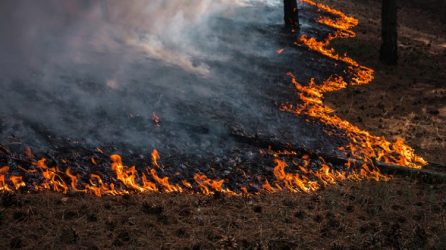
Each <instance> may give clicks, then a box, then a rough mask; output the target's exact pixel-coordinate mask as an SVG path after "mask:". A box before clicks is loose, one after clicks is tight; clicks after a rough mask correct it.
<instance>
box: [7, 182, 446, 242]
mask: <svg viewBox="0 0 446 250" xmlns="http://www.w3.org/2000/svg"><path fill="white" fill-rule="evenodd" d="M445 191H446V186H444V185H431V186H429V185H425V184H423V183H416V182H414V181H409V180H406V179H401V178H395V179H393V180H392V181H390V182H380V183H376V182H358V183H342V184H339V185H336V186H330V187H328V188H326V189H325V190H323V191H321V192H318V193H314V194H311V195H307V194H290V193H287V192H283V193H279V194H274V195H270V194H261V195H258V196H252V197H223V196H215V197H203V196H200V195H192V196H190V195H178V194H173V195H169V194H153V195H143V196H139V195H133V196H125V197H104V198H101V199H98V198H94V197H90V196H76V195H75V196H70V195H68V196H66V195H60V194H55V193H39V194H16V195H4V196H2V199H1V204H0V235H1V238H2V240H1V241H0V247H1V248H2V249H7V248H24V249H32V248H33V249H35V248H38V249H110V248H126V249H148V248H150V249H372V248H373V249H377V248H378V249H382V248H386V249H444V248H445V247H446V245H445V244H446V221H445V218H446V199H445V196H444V194H445Z"/></svg>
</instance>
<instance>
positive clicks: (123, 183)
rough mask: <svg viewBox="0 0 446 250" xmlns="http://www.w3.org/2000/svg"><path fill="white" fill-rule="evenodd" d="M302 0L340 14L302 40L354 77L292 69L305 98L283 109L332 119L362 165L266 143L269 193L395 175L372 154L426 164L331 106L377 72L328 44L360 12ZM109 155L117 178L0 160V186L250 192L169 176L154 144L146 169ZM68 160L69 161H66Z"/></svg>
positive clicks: (347, 30)
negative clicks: (318, 34)
mask: <svg viewBox="0 0 446 250" xmlns="http://www.w3.org/2000/svg"><path fill="white" fill-rule="evenodd" d="M303 2H305V3H307V4H309V5H312V6H315V7H316V8H318V9H319V10H322V11H325V12H328V13H330V14H331V15H332V16H335V18H329V17H320V18H318V19H317V22H319V23H321V24H324V25H326V26H329V27H332V28H334V29H336V32H334V33H333V34H331V35H329V36H328V37H327V38H326V39H325V40H323V41H318V40H316V39H315V38H313V37H307V36H304V35H303V36H300V38H299V42H300V43H302V44H304V45H305V46H306V47H308V49H309V50H311V51H314V52H317V53H319V54H322V55H324V56H326V57H328V58H331V59H333V60H336V61H338V62H341V63H345V64H346V65H347V66H348V69H349V73H351V75H352V76H351V77H350V78H351V79H350V80H349V83H348V82H347V80H346V79H344V77H341V76H336V75H333V76H330V77H329V78H328V79H327V80H325V81H323V82H322V83H316V81H315V79H311V80H310V82H309V83H308V84H306V85H305V84H301V83H300V82H299V81H298V80H297V77H296V76H295V75H293V74H292V73H288V76H289V77H290V78H291V82H292V84H293V86H294V88H295V91H296V92H297V94H298V96H299V97H300V101H301V103H299V104H290V103H287V104H283V105H281V107H280V109H281V110H282V111H285V112H290V113H294V114H297V115H306V116H308V117H311V118H314V119H316V120H318V121H320V122H322V123H324V124H326V125H329V126H328V127H332V128H335V129H337V130H340V131H343V132H344V135H345V136H346V137H347V138H348V139H349V140H350V141H351V143H350V144H348V145H344V146H342V147H339V150H340V151H345V152H347V151H348V153H349V154H350V155H351V158H352V159H355V160H361V161H362V162H364V164H362V165H361V166H357V164H355V163H353V161H350V160H349V161H348V162H347V163H346V164H345V166H336V167H333V166H331V165H330V164H327V163H325V161H324V159H322V158H320V159H318V162H317V163H318V164H316V165H318V166H320V167H319V169H314V168H313V167H312V166H313V165H314V164H311V159H310V157H309V156H307V155H304V156H303V157H302V158H301V159H299V160H296V157H297V155H298V154H297V153H296V152H293V151H291V150H282V151H272V150H271V149H261V153H262V154H268V155H271V156H272V157H274V158H275V160H274V162H275V167H274V169H273V173H272V174H273V175H274V179H273V180H268V179H267V178H264V177H259V178H258V181H259V182H260V183H261V184H260V185H261V186H262V188H263V190H264V191H265V192H268V193H275V192H279V191H282V190H289V191H290V192H304V193H309V192H314V191H317V190H320V189H321V188H323V187H324V186H327V185H333V184H336V183H338V182H340V181H361V180H374V181H387V180H389V178H390V177H388V176H386V175H383V174H381V173H380V172H379V171H378V169H377V168H376V167H374V165H373V163H374V159H377V160H380V161H384V162H388V163H394V164H398V165H401V166H407V167H411V168H421V167H422V166H423V165H425V164H427V162H426V161H425V160H424V159H423V158H421V157H419V156H418V155H416V154H415V152H414V150H413V149H412V148H411V147H410V146H408V145H407V144H405V143H404V141H403V140H402V139H397V140H396V141H395V142H394V143H391V142H389V141H387V140H386V139H385V138H384V137H379V136H374V135H371V134H369V133H368V132H367V131H364V130H361V129H360V128H358V127H356V126H354V125H353V124H351V123H350V122H348V121H345V120H342V119H341V118H340V117H338V116H336V115H335V114H334V110H333V109H331V108H330V107H328V106H327V105H325V104H324V94H325V93H328V92H333V91H339V90H342V89H345V88H347V86H348V85H349V84H350V85H361V84H368V83H370V82H371V81H372V80H373V79H374V76H373V75H374V71H373V69H371V68H368V67H365V66H363V65H360V64H359V63H358V62H357V61H355V60H353V59H352V58H350V57H348V56H347V55H339V54H338V53H337V52H336V51H335V50H334V49H333V48H330V44H331V42H332V40H334V39H338V38H351V37H355V36H356V34H355V32H353V31H352V30H351V29H352V28H353V27H355V26H357V25H358V20H357V19H355V18H354V17H350V16H347V15H346V14H344V13H343V12H341V11H339V10H335V9H332V8H331V7H329V6H327V5H324V4H320V3H316V2H314V1H311V0H303ZM276 52H277V53H278V54H281V53H283V52H284V49H279V50H277V51H276ZM152 121H153V123H154V124H155V126H157V127H159V126H160V123H161V122H160V118H159V116H158V115H157V114H156V113H155V112H153V113H152ZM328 132H329V131H328ZM96 151H97V152H99V153H101V154H104V151H103V150H102V149H100V148H96ZM25 154H26V155H27V156H28V158H29V159H32V158H33V157H34V156H33V154H32V151H31V149H29V150H28V151H27V153H25ZM280 157H288V158H289V159H293V160H291V162H292V165H291V166H290V165H288V163H287V162H286V161H285V160H283V159H280ZM110 160H111V170H113V173H114V175H115V178H108V179H103V177H101V176H100V175H98V174H94V173H91V174H89V176H85V177H84V178H81V177H80V176H79V175H78V174H75V173H73V171H72V169H71V168H66V169H65V171H61V170H60V169H59V168H58V167H49V166H48V165H47V164H46V159H41V160H39V161H37V162H33V164H32V166H31V167H30V168H29V169H24V168H22V167H20V166H19V167H17V168H18V169H19V170H20V171H22V172H24V173H27V174H33V175H39V176H41V181H40V182H37V183H27V182H26V181H25V180H26V178H24V176H20V175H16V174H15V173H14V174H13V173H10V167H9V166H3V167H0V192H13V191H14V190H18V189H21V188H23V187H29V189H30V190H33V191H42V190H49V191H54V192H60V193H67V192H79V193H88V194H93V195H96V196H98V197H100V196H104V195H125V194H130V193H152V192H167V193H171V192H175V193H184V192H187V193H196V191H197V190H199V193H201V194H204V195H213V194H216V193H223V194H227V195H249V192H248V188H249V187H248V186H241V187H240V188H239V190H231V189H229V188H226V187H225V180H220V179H211V178H209V177H207V176H206V175H204V174H202V173H196V174H195V175H194V176H193V181H194V183H191V182H189V180H186V179H183V180H179V181H178V182H176V183H175V182H171V181H170V180H169V177H168V176H164V177H162V176H160V174H159V173H158V171H159V172H161V173H163V171H164V169H163V167H162V165H160V164H159V160H160V155H159V152H158V151H157V150H156V149H155V150H153V151H152V153H151V160H152V164H151V166H148V167H147V168H146V169H144V170H142V171H141V170H138V169H137V168H136V167H135V166H130V167H129V166H126V165H124V163H123V161H122V157H121V156H120V155H117V154H114V155H111V156H110ZM90 161H91V163H92V164H93V165H97V164H98V162H97V160H96V158H94V157H92V158H90ZM63 162H64V161H63ZM321 162H322V163H321ZM64 163H65V164H66V162H64ZM310 166H311V167H310ZM177 175H180V174H177ZM262 180H263V181H262ZM249 185H251V186H258V185H257V184H255V183H250V184H249Z"/></svg>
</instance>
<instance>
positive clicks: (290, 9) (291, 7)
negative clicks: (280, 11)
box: [283, 0, 299, 31]
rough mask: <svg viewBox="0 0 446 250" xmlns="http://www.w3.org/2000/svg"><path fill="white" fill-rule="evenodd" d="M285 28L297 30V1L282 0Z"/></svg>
mask: <svg viewBox="0 0 446 250" xmlns="http://www.w3.org/2000/svg"><path fill="white" fill-rule="evenodd" d="M283 7H284V14H285V15H284V20H285V27H287V28H289V29H291V30H292V31H296V30H297V29H299V13H298V8H297V0H283Z"/></svg>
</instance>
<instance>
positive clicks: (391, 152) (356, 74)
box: [281, 0, 427, 169]
mask: <svg viewBox="0 0 446 250" xmlns="http://www.w3.org/2000/svg"><path fill="white" fill-rule="evenodd" d="M303 2H305V3H307V4H310V5H312V6H315V7H317V8H318V9H320V10H323V11H326V12H328V13H330V14H332V15H335V16H337V18H335V19H332V18H328V17H321V18H319V19H318V20H317V21H318V22H319V23H322V24H325V25H327V26H330V27H333V28H336V29H337V31H336V32H335V33H334V34H331V35H329V36H328V37H327V39H325V40H324V41H317V40H316V39H315V38H313V37H310V38H308V37H306V36H305V35H302V36H301V37H300V38H299V41H300V42H301V43H303V44H304V45H306V46H307V47H308V48H309V49H310V50H312V51H315V52H317V53H320V54H322V55H324V56H326V57H328V58H331V59H334V60H336V61H339V62H343V63H345V64H346V65H347V66H348V68H349V70H350V71H351V73H352V74H353V76H352V79H351V82H350V84H352V85H362V84H369V83H370V82H371V81H373V79H374V76H373V75H374V70H373V69H371V68H368V67H365V66H362V65H360V64H359V63H358V62H357V61H355V60H353V59H352V58H350V57H348V56H347V55H339V54H337V53H336V51H335V50H334V49H333V48H330V44H331V41H332V40H334V39H336V38H348V37H355V36H356V34H355V33H354V32H353V31H352V30H351V28H353V27H355V26H357V25H358V20H357V19H355V18H353V17H349V16H347V15H346V14H344V13H342V12H341V11H339V10H335V9H332V8H330V7H329V6H327V5H324V4H320V3H316V2H314V1H311V0H303ZM288 76H289V77H290V78H291V82H292V84H293V85H294V87H295V90H296V91H297V93H298V95H299V97H300V99H301V100H302V102H303V103H302V104H299V105H293V104H289V103H288V104H283V105H282V106H281V110H282V111H286V112H291V113H295V114H297V115H307V116H309V117H312V118H315V119H317V120H319V121H321V122H323V123H325V124H327V125H330V126H332V127H333V128H336V129H339V130H342V131H345V133H346V136H347V137H348V138H349V139H350V140H351V141H352V142H353V144H351V145H348V146H347V147H346V148H348V149H350V151H351V152H352V153H355V156H356V157H357V158H359V159H361V160H364V161H366V162H372V160H373V159H377V160H380V161H383V162H386V163H393V164H398V165H402V166H407V167H410V168H417V169H418V168H421V167H422V166H424V165H426V164H427V162H426V161H425V160H424V159H423V158H422V157H420V156H418V155H416V154H415V151H414V150H413V149H412V148H411V147H410V146H408V145H407V144H405V143H404V141H403V140H402V139H397V141H396V142H394V143H391V142H389V141H387V140H386V139H385V138H384V137H379V136H374V135H371V134H370V133H369V132H367V131H364V130H361V129H360V128H358V127H357V126H354V125H353V124H351V123H350V122H348V121H345V120H343V119H341V118H340V117H339V116H337V115H335V114H334V110H333V109H331V108H330V107H328V106H326V105H325V104H324V94H325V93H327V92H333V91H339V90H341V89H345V88H347V86H348V83H347V82H346V81H345V79H344V78H343V77H340V76H330V77H329V78H328V79H327V80H325V81H324V82H322V83H321V84H316V83H315V80H314V79H312V80H311V81H310V82H309V83H308V85H306V86H304V85H303V84H301V83H299V82H298V81H297V78H296V76H294V75H293V74H291V73H288ZM344 149H345V148H344Z"/></svg>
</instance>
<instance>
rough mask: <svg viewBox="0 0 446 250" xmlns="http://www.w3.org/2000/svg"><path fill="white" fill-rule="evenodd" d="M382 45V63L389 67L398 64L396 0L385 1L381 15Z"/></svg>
mask: <svg viewBox="0 0 446 250" xmlns="http://www.w3.org/2000/svg"><path fill="white" fill-rule="evenodd" d="M381 25H382V27H381V29H382V45H381V51H380V60H381V62H383V63H385V64H389V65H396V64H397V63H398V44H397V43H398V30H397V25H398V24H397V4H396V0H383V1H382V13H381Z"/></svg>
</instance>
